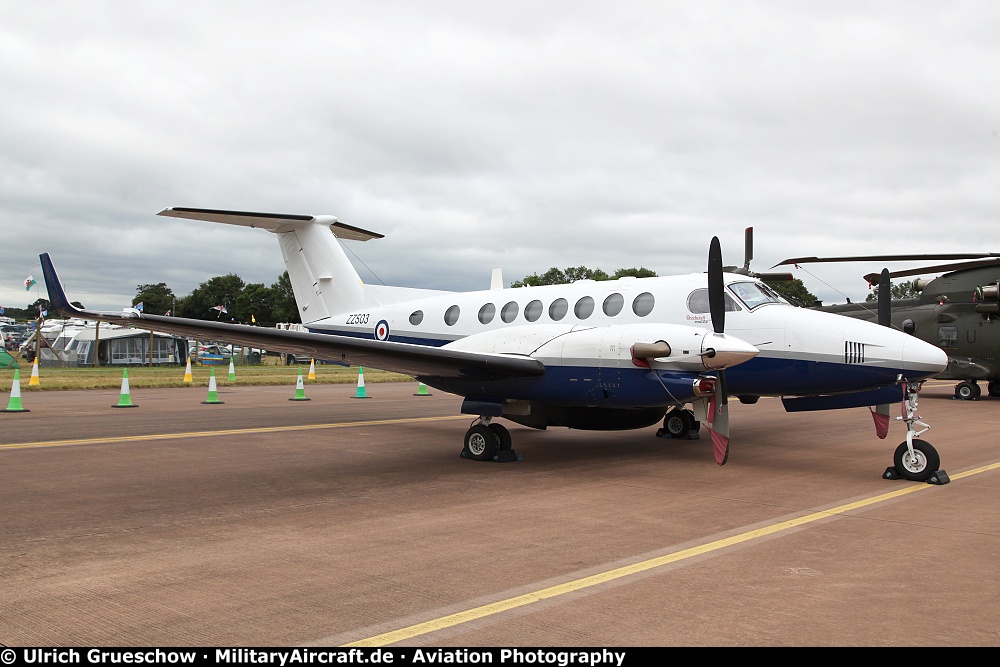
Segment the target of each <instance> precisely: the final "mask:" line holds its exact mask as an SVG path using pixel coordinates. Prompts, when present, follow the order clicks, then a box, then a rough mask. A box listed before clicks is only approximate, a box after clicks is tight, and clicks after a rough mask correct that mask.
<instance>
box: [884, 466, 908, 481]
mask: <svg viewBox="0 0 1000 667" xmlns="http://www.w3.org/2000/svg"><path fill="white" fill-rule="evenodd" d="M882 479H903V476H902V475H900V474H899V472H898V471H897V470H896V466H889V467H888V468H886V469H885V472H884V473H882Z"/></svg>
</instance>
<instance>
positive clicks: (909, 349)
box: [903, 337, 948, 377]
mask: <svg viewBox="0 0 1000 667" xmlns="http://www.w3.org/2000/svg"><path fill="white" fill-rule="evenodd" d="M903 367H904V368H905V369H906V370H907V371H910V372H914V373H918V374H920V375H921V376H922V377H931V376H934V375H937V374H939V373H943V372H944V370H945V368H947V367H948V355H947V354H945V352H944V350H942V349H941V348H939V347H937V346H935V345H931V344H930V343H925V342H924V341H922V340H920V339H919V338H913V337H910V338H908V339H907V341H906V343H905V344H904V345H903Z"/></svg>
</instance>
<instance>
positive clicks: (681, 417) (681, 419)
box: [663, 410, 694, 438]
mask: <svg viewBox="0 0 1000 667" xmlns="http://www.w3.org/2000/svg"><path fill="white" fill-rule="evenodd" d="M693 428H694V417H692V416H691V413H690V412H688V411H687V410H671V411H670V412H668V413H667V415H666V416H665V417H664V418H663V432H664V436H670V437H671V438H686V437H687V435H688V433H690V432H691V430H692V429H693Z"/></svg>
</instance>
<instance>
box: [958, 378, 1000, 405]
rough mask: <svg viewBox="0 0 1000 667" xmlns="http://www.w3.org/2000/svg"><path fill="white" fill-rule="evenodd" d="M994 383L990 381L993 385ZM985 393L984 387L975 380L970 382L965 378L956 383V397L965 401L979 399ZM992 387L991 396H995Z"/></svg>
mask: <svg viewBox="0 0 1000 667" xmlns="http://www.w3.org/2000/svg"><path fill="white" fill-rule="evenodd" d="M992 385H993V383H992V382H991V383H990V386H992ZM982 393H983V388H982V387H980V386H979V385H978V384H976V383H975V381H972V382H969V381H968V380H964V381H962V382H959V383H958V384H957V385H955V398H957V399H960V400H963V401H977V400H979V397H980V396H981V395H982ZM993 395H994V394H993V393H992V389H991V390H990V396H993Z"/></svg>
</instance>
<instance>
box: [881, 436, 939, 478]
mask: <svg viewBox="0 0 1000 667" xmlns="http://www.w3.org/2000/svg"><path fill="white" fill-rule="evenodd" d="M892 462H893V465H895V466H896V472H898V473H899V474H900V475H901V476H902V477H905V478H906V479H909V480H913V481H914V482H926V481H927V480H928V479H930V477H931V475H933V474H934V473H935V472H937V470H938V468H940V467H941V457H940V456H938V453H937V450H936V449H934V447H933V446H932V445H931V443H929V442H927V441H926V440H914V441H913V456H910V450H909V449H908V448H907V446H906V443H905V442H903V443H900V445H899V447H896V453H895V454H894V455H893V457H892Z"/></svg>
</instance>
